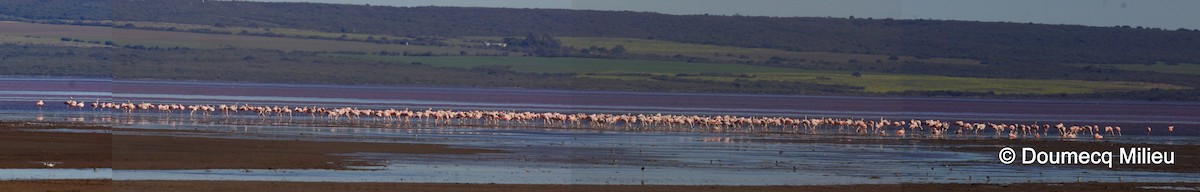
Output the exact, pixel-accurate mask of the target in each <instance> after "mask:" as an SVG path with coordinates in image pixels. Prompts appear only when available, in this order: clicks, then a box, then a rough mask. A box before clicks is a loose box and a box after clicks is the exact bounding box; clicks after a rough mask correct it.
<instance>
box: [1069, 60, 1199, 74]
mask: <svg viewBox="0 0 1200 192" xmlns="http://www.w3.org/2000/svg"><path fill="white" fill-rule="evenodd" d="M1088 65H1092V66H1098V67H1112V68H1116V69H1121V70H1127V71H1153V72H1159V73H1175V74H1189V75H1200V64H1176V65H1167V64H1161V63H1159V64H1153V65H1138V64H1094V65H1093V64H1081V65H1079V66H1088Z"/></svg>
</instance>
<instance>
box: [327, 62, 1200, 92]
mask: <svg viewBox="0 0 1200 192" xmlns="http://www.w3.org/2000/svg"><path fill="white" fill-rule="evenodd" d="M337 56H342V57H351V58H359V59H369V60H381V61H393V62H410V63H411V62H416V63H422V64H428V65H432V66H440V67H458V68H468V69H469V68H475V67H481V66H492V65H495V66H508V67H510V68H509V69H510V70H513V71H516V72H524V73H576V74H580V75H577V76H576V77H579V78H600V79H614V80H645V81H656V80H654V79H653V78H654V77H655V76H676V75H679V74H680V73H687V75H683V76H679V77H681V78H684V79H697V80H713V81H720V82H732V81H734V80H739V79H741V80H768V81H788V82H807V83H820V84H829V85H849V86H859V87H864V88H865V89H866V90H865V91H867V92H873V93H887V92H903V91H951V90H953V91H964V92H981V93H987V92H994V93H996V94H1061V93H1067V94H1072V93H1093V92H1109V91H1131V90H1148V89H1156V88H1157V89H1185V88H1188V87H1184V86H1178V85H1170V84H1157V83H1141V82H1102V81H1080V80H1046V79H999V78H970V77H947V76H936V75H916V74H882V73H866V74H863V75H862V76H861V77H854V76H851V73H852V72H847V71H814V70H799V69H788V68H778V67H766V66H754V65H738V64H713V63H688V62H670V61H644V60H618V59H592V58H546V57H405V56H377V55H345V54H338V55H337ZM701 73H719V74H718V75H705V74H701Z"/></svg>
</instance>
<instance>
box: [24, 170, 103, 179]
mask: <svg viewBox="0 0 1200 192" xmlns="http://www.w3.org/2000/svg"><path fill="white" fill-rule="evenodd" d="M108 178H113V170H112V169H110V168H99V169H59V168H53V169H0V180H30V179H108Z"/></svg>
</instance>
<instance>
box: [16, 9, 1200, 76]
mask: <svg viewBox="0 0 1200 192" xmlns="http://www.w3.org/2000/svg"><path fill="white" fill-rule="evenodd" d="M0 14H3V15H8V16H11V17H17V18H28V19H42V20H46V19H57V20H77V19H88V20H110V19H115V20H122V21H158V22H171V23H190V24H203V25H214V26H244V27H287V28H299V29H312V30H318V31H326V32H343V33H370V34H387V35H394V36H504V37H522V36H525V35H526V34H529V33H530V32H536V33H542V34H553V35H556V36H593V37H627V38H643V39H660V40H669V41H677V42H689V43H702V44H714V45H729V46H737V47H758V48H776V49H785V50H795V51H831V52H845V53H871V54H888V55H913V56H923V57H951V58H970V59H978V60H982V61H985V62H992V63H998V64H1004V63H1006V62H1028V61H1041V62H1077V63H1112V64H1126V63H1153V62H1167V63H1200V58H1198V57H1195V55H1200V31H1197V30H1187V29H1170V30H1168V29H1143V28H1142V27H1130V26H1113V27H1086V26H1071V25H1042V24H1024V23H997V22H970V21H940V20H893V19H871V18H866V19H841V18H776V17H746V16H715V15H686V16H678V15H664V14H655V13H643V12H615V11H577V10H546V9H499V8H456V7H413V8H397V7H386V6H362V5H333V4H315V3H261V2H238V1H202V0H162V1H109V0H96V1H71V0H52V1H40V0H14V1H3V2H0Z"/></svg>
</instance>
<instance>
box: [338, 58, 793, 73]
mask: <svg viewBox="0 0 1200 192" xmlns="http://www.w3.org/2000/svg"><path fill="white" fill-rule="evenodd" d="M330 55H335V56H343V57H351V58H359V59H368V60H382V61H396V62H420V63H425V64H430V65H434V66H442V67H460V68H475V67H479V66H485V65H503V66H511V67H512V68H510V69H511V70H513V71H516V72H526V73H667V74H675V73H705V72H725V73H762V72H800V71H801V70H799V69H787V68H777V67H764V66H753V65H736V64H714V63H688V62H675V61H647V60H621V59H596V58H569V57H559V58H547V57H405V56H378V55H347V54H330Z"/></svg>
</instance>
